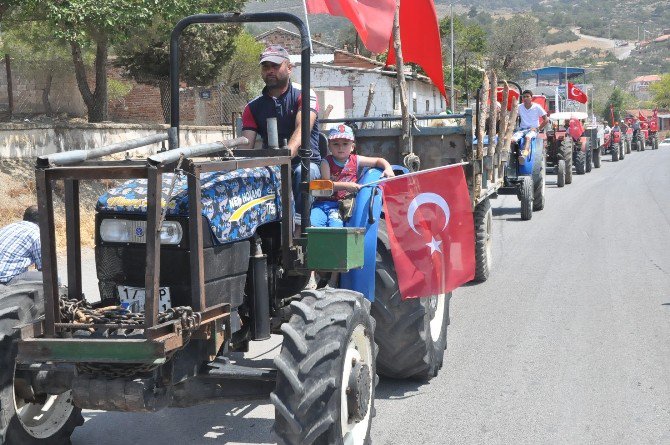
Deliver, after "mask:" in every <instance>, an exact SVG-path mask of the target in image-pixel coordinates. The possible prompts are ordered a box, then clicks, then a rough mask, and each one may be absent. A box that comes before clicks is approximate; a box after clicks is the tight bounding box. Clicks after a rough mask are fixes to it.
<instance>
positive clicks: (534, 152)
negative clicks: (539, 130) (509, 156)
mask: <svg viewBox="0 0 670 445" xmlns="http://www.w3.org/2000/svg"><path fill="white" fill-rule="evenodd" d="M537 140H538V138H533V139H531V141H530V154H529V155H528V158H527V159H526V163H525V164H523V165H519V170H518V171H519V175H523V176H528V175H532V174H533V163H534V162H535V156H539V155H540V154H538V153H541V152H542V146H541V144H540V149H539V150H538V143H537Z"/></svg>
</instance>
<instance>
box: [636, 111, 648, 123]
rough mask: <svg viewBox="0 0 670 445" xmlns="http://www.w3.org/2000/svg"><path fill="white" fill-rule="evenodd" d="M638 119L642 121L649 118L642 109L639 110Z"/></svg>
mask: <svg viewBox="0 0 670 445" xmlns="http://www.w3.org/2000/svg"><path fill="white" fill-rule="evenodd" d="M637 119H638V120H639V121H642V122H645V121H646V120H647V118H646V117H644V114H642V111H638V112H637Z"/></svg>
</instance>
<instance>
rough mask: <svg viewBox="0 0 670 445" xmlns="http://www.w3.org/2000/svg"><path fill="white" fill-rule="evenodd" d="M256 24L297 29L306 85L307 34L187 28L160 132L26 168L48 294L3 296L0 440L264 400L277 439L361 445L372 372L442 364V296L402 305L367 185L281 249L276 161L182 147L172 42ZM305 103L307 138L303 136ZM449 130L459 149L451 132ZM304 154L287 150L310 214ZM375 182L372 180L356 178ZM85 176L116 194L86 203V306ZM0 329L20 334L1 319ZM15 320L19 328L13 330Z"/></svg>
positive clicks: (41, 439) (445, 315) (264, 152)
mask: <svg viewBox="0 0 670 445" xmlns="http://www.w3.org/2000/svg"><path fill="white" fill-rule="evenodd" d="M254 21H258V22H272V21H285V22H289V23H292V24H294V25H295V26H296V27H297V28H298V29H299V31H300V34H301V39H302V48H303V50H302V54H301V55H302V66H301V77H302V78H301V81H302V85H303V88H305V89H306V90H309V83H310V82H309V80H310V79H309V73H310V71H309V70H310V64H309V39H308V36H307V31H306V28H305V26H304V24H303V22H302V21H301V20H300V19H298V18H297V17H295V16H293V15H290V14H286V13H272V14H206V15H197V16H191V17H187V18H185V19H183V20H182V21H180V22H179V23H178V24H177V25H176V27H175V29H174V31H173V33H172V37H171V52H170V73H171V76H170V77H171V93H172V95H171V97H172V102H171V128H170V129H169V131H168V132H167V134H158V135H155V136H151V137H147V138H142V139H139V140H133V141H128V142H124V143H120V144H114V145H111V146H106V147H101V148H97V149H92V150H88V151H84V150H75V151H68V152H64V153H58V154H55V155H49V156H43V157H41V158H39V159H38V162H37V166H36V180H37V188H38V204H39V207H40V214H41V215H42V216H41V218H42V219H41V221H40V229H41V234H42V246H43V247H42V256H43V263H44V268H43V270H44V283H43V287H42V286H41V285H39V284H40V283H38V286H35V287H34V289H31V292H30V295H32V297H30V299H28V300H25V299H24V300H25V301H27V302H30V301H33V302H38V303H39V304H37V303H36V304H35V305H34V306H36V308H37V309H36V310H35V311H33V312H30V311H26V310H24V308H23V306H17V305H16V304H15V303H16V302H17V301H23V300H20V299H17V298H14V297H11V298H10V297H7V298H5V297H4V296H3V297H0V314H5V315H6V314H9V315H7V317H5V316H4V315H3V318H2V321H3V324H2V325H0V326H1V327H2V330H3V331H2V337H0V338H2V340H3V343H2V351H0V352H1V353H2V354H1V355H0V357H1V360H2V366H1V368H2V369H3V373H2V378H3V380H2V381H1V382H0V385H1V387H0V391H2V395H3V397H2V398H1V399H0V403H2V411H3V416H2V419H1V420H0V435H1V436H2V438H3V443H5V441H6V443H31V444H32V443H49V444H55V445H58V444H65V443H69V437H70V435H71V434H72V431H73V429H74V428H75V427H76V426H78V425H80V424H81V423H82V417H81V409H103V410H112V411H157V410H160V409H162V408H165V407H168V406H175V407H185V406H191V405H195V404H199V403H205V402H210V401H212V400H227V401H248V400H254V399H265V398H268V397H269V398H270V400H271V401H272V403H273V404H274V406H275V414H276V416H275V424H274V431H275V433H276V434H277V436H278V437H279V439H280V440H281V441H283V442H285V443H290V444H311V443H329V444H343V443H352V444H365V443H369V442H370V426H371V419H372V417H373V416H374V412H375V410H374V393H375V385H376V382H377V373H379V374H383V375H387V376H390V377H395V378H410V377H411V378H418V379H423V380H427V379H430V378H432V377H433V376H435V375H436V374H437V372H438V370H439V369H440V368H441V366H442V360H443V356H444V350H445V348H446V329H447V325H448V322H449V298H450V294H447V295H436V296H433V297H432V298H422V299H411V300H407V301H403V300H402V299H401V296H400V293H399V290H398V284H397V277H396V274H395V269H394V266H393V261H392V258H391V255H390V246H389V242H388V235H387V231H386V225H385V221H384V218H383V215H382V207H381V199H382V197H381V194H380V192H379V189H378V188H377V187H366V188H364V189H363V190H362V191H361V192H360V193H359V194H358V196H357V198H356V203H355V206H354V211H353V216H352V217H351V219H350V221H349V222H348V227H345V228H334V229H316V228H314V229H311V228H309V216H308V212H303V217H302V218H303V220H302V228H303V229H302V233H301V235H300V236H299V237H297V238H294V237H293V218H292V215H291V213H292V212H291V195H292V194H291V181H290V175H291V169H290V163H291V159H290V152H289V150H287V149H282V148H276V149H271V150H268V149H260V150H244V151H241V150H236V149H235V148H236V147H237V146H239V145H242V144H244V143H246V139H244V138H238V139H233V140H228V141H224V142H217V143H209V144H201V145H196V146H191V147H180V145H179V140H180V138H179V84H178V78H179V76H178V72H179V60H180V59H179V57H180V56H179V45H178V41H179V36H180V34H181V32H182V31H183V30H184V29H185V28H186V27H187V26H190V25H192V24H203V23H208V24H212V23H246V22H254ZM308 102H309V101H304V102H303V104H302V106H303V109H302V116H303V118H304V119H305V121H304V122H303V123H302V131H303V134H302V140H309V136H308V131H309V125H308V122H307V121H306V120H307V119H308V116H309V109H308V107H309V103H308ZM456 117H459V118H467V115H461V116H456ZM466 120H467V119H466ZM469 122H471V120H470V121H469ZM468 129H469V131H470V135H471V126H470V127H468ZM457 130H458V131H457ZM449 131H450V133H449V134H450V135H451V136H449V137H450V138H452V139H453V138H455V137H457V138H459V140H460V141H461V142H463V141H466V140H467V138H466V131H465V130H464V129H463V128H459V129H451V130H449ZM459 132H460V133H459ZM364 133H365V131H363V130H361V131H360V132H359V135H358V137H359V138H361V139H360V140H361V141H364V140H365V137H366V135H365V134H364ZM394 134H395V133H394ZM435 134H437V135H438V136H439V134H438V133H435ZM391 137H392V139H390V140H394V139H393V138H396V136H393V135H392V136H391ZM166 140H167V141H168V143H169V148H170V149H169V150H166V151H163V152H159V153H157V154H154V155H152V156H149V157H148V158H147V159H138V160H132V159H126V160H121V161H115V160H100V158H101V157H103V156H107V155H110V154H114V153H121V152H124V151H127V150H130V149H133V148H138V147H142V146H146V145H150V144H155V143H157V142H163V141H166ZM396 140H397V139H396ZM446 142H447V141H445V143H446ZM362 145H364V144H363V143H362ZM461 145H462V147H466V146H467V145H466V144H461ZM309 151H310V150H309V149H308V148H307V149H301V150H300V153H299V156H300V157H301V162H302V165H303V171H302V177H303V178H304V181H303V183H302V184H301V191H302V193H301V195H302V200H303V203H304V204H305V208H308V206H309V203H308V201H309V193H308V189H309V170H308V169H307V168H306V167H305V166H306V165H308V159H309V156H310V153H309ZM445 153H446V152H445ZM458 158H459V159H462V158H463V156H462V155H461V154H459V155H458ZM442 161H444V160H442ZM398 171H399V172H400V173H401V172H406V171H407V169H406V168H401V167H398ZM379 177H380V172H379V171H377V170H374V169H372V170H369V171H367V172H365V173H364V174H363V175H362V177H361V179H360V181H361V182H363V183H368V182H371V181H375V180H377V179H379ZM97 179H115V180H121V181H120V183H119V185H117V186H116V187H114V188H113V189H111V190H109V191H108V192H107V193H106V194H104V195H103V196H101V197H100V198H99V200H98V204H97V215H96V220H95V225H96V235H95V236H96V238H95V242H96V246H95V258H96V270H97V278H98V283H99V290H100V301H99V302H89V301H87V300H86V298H85V296H84V295H83V293H82V273H81V259H80V253H79V252H80V249H81V242H80V235H79V230H80V215H79V183H80V181H81V180H97ZM54 181H64V184H65V187H64V190H65V206H66V218H67V245H68V261H67V276H68V287H67V288H66V289H62V288H59V285H58V264H57V261H56V251H55V230H54V208H53V191H52V184H53V182H54ZM477 202H479V201H477ZM324 252H325V254H324ZM314 270H327V271H338V272H341V273H343V275H342V276H341V285H340V287H339V288H322V289H316V290H305V287H306V284H307V282H308V281H309V276H310V274H311V273H312V272H313V271H314ZM24 293H25V292H24ZM42 301H43V304H42V303H41V302H42ZM42 316H43V317H42ZM10 318H11V320H16V323H14V322H12V323H4V321H5V319H7V320H9V319H10ZM17 323H20V324H21V325H22V326H23V327H22V328H21V329H19V330H14V329H13V328H14V327H15V326H14V325H15V324H17ZM375 327H376V328H375ZM272 333H276V334H281V335H282V336H283V340H282V346H281V352H280V353H279V355H278V356H277V357H276V359H275V360H274V365H275V366H274V367H272V368H266V367H257V366H253V365H252V366H250V365H246V364H243V363H241V362H238V361H237V360H238V359H239V355H235V353H236V352H244V351H246V350H247V349H248V345H249V342H250V341H261V340H266V339H268V338H270V335H271V334H272ZM14 369H15V371H14V372H12V371H11V370H14ZM6 370H10V371H7V372H5V371H6ZM6 394H14V395H15V397H14V398H13V399H12V398H8V397H5V395H6ZM7 400H10V401H11V400H13V402H11V403H9V402H8V403H6V401H7ZM25 407H29V408H28V409H26V408H25ZM45 407H50V408H49V409H47V408H45Z"/></svg>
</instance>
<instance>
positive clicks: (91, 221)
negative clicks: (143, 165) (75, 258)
mask: <svg viewBox="0 0 670 445" xmlns="http://www.w3.org/2000/svg"><path fill="white" fill-rule="evenodd" d="M80 184H81V185H80V206H79V207H80V214H81V244H82V247H88V248H91V247H93V245H94V243H95V203H96V201H97V198H98V196H99V195H100V194H102V193H103V192H104V191H105V190H106V189H107V188H108V187H109V186H111V185H112V182H110V181H99V182H93V181H86V182H81V183H80ZM53 191H54V213H55V226H56V248H57V251H58V254H64V253H65V247H66V244H65V205H64V203H63V183H62V181H58V182H55V183H54V188H53ZM36 203H37V194H36V187H35V174H34V170H33V161H32V160H2V161H0V227H4V226H6V225H8V224H11V223H13V222H16V221H20V220H21V219H22V218H23V212H24V211H25V209H26V207H28V206H31V205H35V204H36Z"/></svg>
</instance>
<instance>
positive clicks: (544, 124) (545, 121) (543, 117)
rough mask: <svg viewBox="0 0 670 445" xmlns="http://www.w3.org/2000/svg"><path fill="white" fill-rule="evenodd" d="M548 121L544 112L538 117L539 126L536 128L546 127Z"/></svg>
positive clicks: (539, 129)
mask: <svg viewBox="0 0 670 445" xmlns="http://www.w3.org/2000/svg"><path fill="white" fill-rule="evenodd" d="M548 123H549V118H547V115H546V114H545V115H543V116H542V117H540V126H539V128H538V129H537V130H538V131H542V129H543V128H544V127H546V126H547V124H548Z"/></svg>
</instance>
